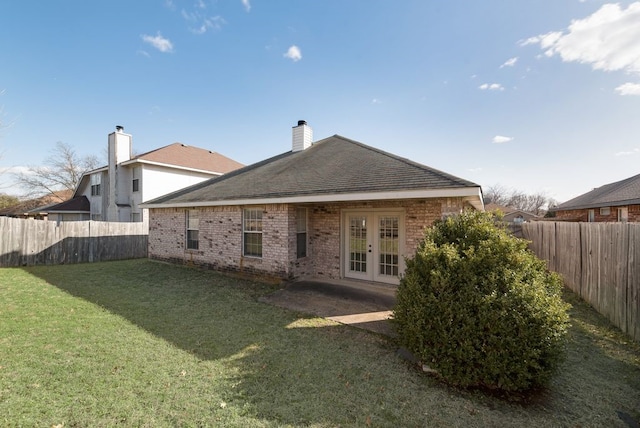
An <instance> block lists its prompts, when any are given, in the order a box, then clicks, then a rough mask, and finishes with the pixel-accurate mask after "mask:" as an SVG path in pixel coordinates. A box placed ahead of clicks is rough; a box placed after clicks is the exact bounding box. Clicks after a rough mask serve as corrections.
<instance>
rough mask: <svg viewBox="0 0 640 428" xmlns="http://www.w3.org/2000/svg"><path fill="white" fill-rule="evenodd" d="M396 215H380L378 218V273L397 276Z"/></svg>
mask: <svg viewBox="0 0 640 428" xmlns="http://www.w3.org/2000/svg"><path fill="white" fill-rule="evenodd" d="M398 222H399V220H398V217H397V216H382V217H380V219H379V224H378V226H379V234H380V235H379V239H378V259H379V264H378V273H379V274H380V275H389V276H398V254H399V251H398V246H399V238H398Z"/></svg>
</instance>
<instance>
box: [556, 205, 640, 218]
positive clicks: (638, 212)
mask: <svg viewBox="0 0 640 428" xmlns="http://www.w3.org/2000/svg"><path fill="white" fill-rule="evenodd" d="M618 208H620V207H610V209H609V211H610V212H609V214H608V215H602V214H600V208H594V209H593V211H594V214H595V216H594V221H595V222H617V221H618ZM628 211H629V217H628V221H629V222H640V205H629V206H628ZM556 218H557V219H558V220H564V221H582V222H587V221H589V209H581V210H561V211H556Z"/></svg>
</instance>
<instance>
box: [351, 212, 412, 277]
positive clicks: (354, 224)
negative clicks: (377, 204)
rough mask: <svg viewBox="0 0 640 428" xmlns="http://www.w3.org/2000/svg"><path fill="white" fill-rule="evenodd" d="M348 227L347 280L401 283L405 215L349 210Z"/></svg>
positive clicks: (400, 213)
mask: <svg viewBox="0 0 640 428" xmlns="http://www.w3.org/2000/svg"><path fill="white" fill-rule="evenodd" d="M344 228H345V230H344V234H343V236H344V240H345V242H344V275H345V277H348V278H355V279H362V280H367V281H377V282H386V283H390V284H398V283H399V275H400V274H401V273H402V272H403V270H404V264H403V259H402V257H403V255H404V244H403V243H404V215H403V213H402V212H399V211H395V212H394V211H348V212H346V213H345V217H344Z"/></svg>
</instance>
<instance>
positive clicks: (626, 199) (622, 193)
mask: <svg viewBox="0 0 640 428" xmlns="http://www.w3.org/2000/svg"><path fill="white" fill-rule="evenodd" d="M630 204H640V174H638V175H634V176H633V177H629V178H626V179H624V180H620V181H616V182H615V183H609V184H605V185H604V186H601V187H598V188H596V189H593V190H592V191H590V192H587V193H584V194H582V195H580V196H577V197H575V198H573V199H571V200H569V201H567V202H565V203H563V204H560V205H558V207H557V208H556V211H563V210H575V209H584V208H599V207H608V206H621V205H630Z"/></svg>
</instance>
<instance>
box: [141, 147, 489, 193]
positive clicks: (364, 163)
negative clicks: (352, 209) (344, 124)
mask: <svg viewBox="0 0 640 428" xmlns="http://www.w3.org/2000/svg"><path fill="white" fill-rule="evenodd" d="M462 187H478V188H479V187H480V186H479V185H478V184H475V183H472V182H470V181H467V180H463V179H461V178H458V177H455V176H453V175H450V174H447V173H445V172H442V171H438V170H436V169H433V168H430V167H428V166H425V165H421V164H418V163H416V162H413V161H410V160H408V159H405V158H401V157H398V156H395V155H392V154H390V153H387V152H384V151H381V150H378V149H375V148H373V147H370V146H367V145H364V144H362V143H359V142H356V141H353V140H350V139H347V138H344V137H341V136H339V135H334V136H332V137H329V138H326V139H324V140H320V141H318V142H316V143H314V144H313V145H312V146H311V147H310V148H308V149H306V150H303V151H298V152H286V153H283V154H281V155H278V156H275V157H273V158H270V159H267V160H264V161H262V162H258V163H256V164H253V165H249V166H247V167H244V168H242V169H239V170H236V171H233V172H231V173H229V174H226V175H223V176H221V177H217V178H214V179H210V180H207V181H204V182H202V183H199V184H196V185H194V186H191V187H188V188H186V189H182V190H179V191H177V192H174V193H171V194H169V195H165V196H162V197H160V198H157V199H154V200H152V201H148V202H146V204H174V203H175V204H184V203H191V202H194V203H195V202H205V201H206V202H209V201H233V200H247V199H263V198H283V197H292V196H306V195H331V194H344V193H361V192H393V191H400V190H422V189H453V188H462Z"/></svg>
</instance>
